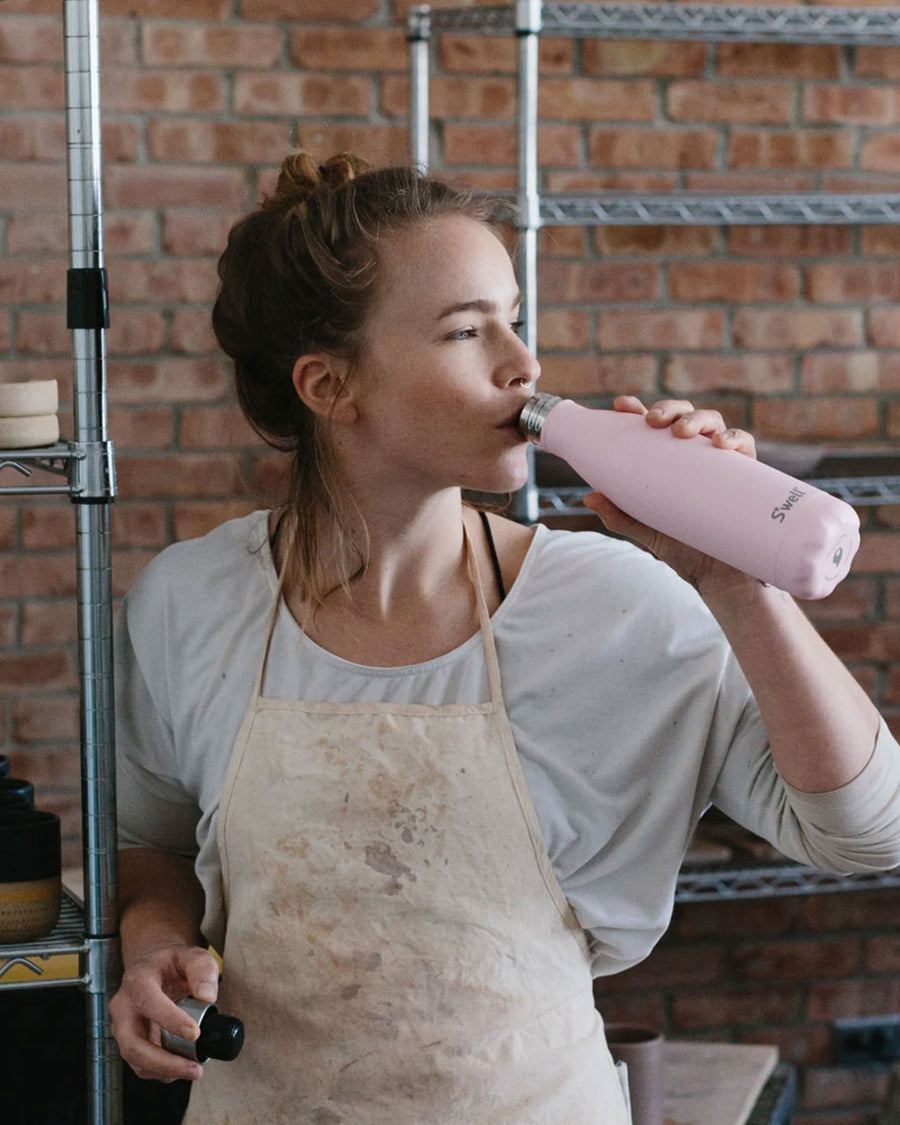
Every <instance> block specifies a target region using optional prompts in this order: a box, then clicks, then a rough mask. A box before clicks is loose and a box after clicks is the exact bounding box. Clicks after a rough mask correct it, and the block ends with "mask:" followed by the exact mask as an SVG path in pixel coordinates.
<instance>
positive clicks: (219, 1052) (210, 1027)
mask: <svg viewBox="0 0 900 1125" xmlns="http://www.w3.org/2000/svg"><path fill="white" fill-rule="evenodd" d="M243 1045H244V1025H243V1023H242V1022H241V1021H240V1020H239V1019H237V1018H235V1017H234V1016H223V1015H220V1014H219V1012H218V1011H217V1010H216V1008H215V1007H212V1008H210V1009H209V1011H208V1012H207V1013H206V1015H205V1016H204V1017H203V1022H202V1023H201V1024H200V1038H199V1039H198V1040H197V1044H196V1049H197V1061H198V1062H201V1063H204V1062H206V1060H207V1059H222V1060H223V1061H224V1062H231V1060H232V1059H236V1058H237V1057H238V1055H239V1054H240V1053H241V1047H243Z"/></svg>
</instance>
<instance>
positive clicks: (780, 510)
mask: <svg viewBox="0 0 900 1125" xmlns="http://www.w3.org/2000/svg"><path fill="white" fill-rule="evenodd" d="M806 493H807V489H805V488H797V487H796V486H794V488H792V489H791V491H790V492H789V493H788V494H787V499H786V500H785V502H784V503H783V504H779V505H778V507H777V508H773V509H772V519H773V520H778V521H779V523H782V522H783V521H784V518H785V516H786V515H787V514H788V512H789V511H790V510H791V509H792V508H793V506H794V505H795V504H796V503H797V501H798V500H800V499H801V498H802V497H804V496H805V495H806Z"/></svg>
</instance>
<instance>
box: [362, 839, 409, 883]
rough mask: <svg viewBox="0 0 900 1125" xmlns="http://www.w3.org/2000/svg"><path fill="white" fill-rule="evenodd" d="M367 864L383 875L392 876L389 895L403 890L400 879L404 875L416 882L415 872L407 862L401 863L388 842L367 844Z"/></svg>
mask: <svg viewBox="0 0 900 1125" xmlns="http://www.w3.org/2000/svg"><path fill="white" fill-rule="evenodd" d="M366 866H367V867H371V868H372V870H373V871H378V872H379V873H380V874H381V875H388V876H389V877H390V879H391V882H390V883H389V884H388V886H387V893H388V894H389V895H395V894H397V892H398V891H402V890H403V884H402V883H401V882H400V880H401V878H402V877H403V876H404V875H405V876H407V877H408V878H409V881H410V882H411V883H415V882H416V876H415V873H414V872H413V871H412V869H411V868H409V867H407V866H406V864H405V863H401V862H400V860H399V859H397V857H396V856H395V855H394V853H393V852H392V851H391V848H390V846H389V845H388V844H381V843H376V844H367V845H366Z"/></svg>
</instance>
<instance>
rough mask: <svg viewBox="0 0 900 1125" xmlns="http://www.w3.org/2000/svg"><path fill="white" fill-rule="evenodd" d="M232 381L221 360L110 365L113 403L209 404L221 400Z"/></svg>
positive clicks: (132, 362)
mask: <svg viewBox="0 0 900 1125" xmlns="http://www.w3.org/2000/svg"><path fill="white" fill-rule="evenodd" d="M229 381H230V380H229V377H228V375H227V374H226V371H225V365H224V363H223V362H221V361H218V360H208V359H177V358H176V359H159V360H155V361H146V362H139V361H136V360H134V361H126V360H115V361H112V362H111V363H110V365H109V388H110V391H109V395H110V401H111V402H113V403H135V404H143V403H163V402H196V401H201V400H202V401H207V400H209V399H216V398H219V396H220V395H221V394H222V393H223V392H224V391H225V390H226V389H227V387H228V385H229Z"/></svg>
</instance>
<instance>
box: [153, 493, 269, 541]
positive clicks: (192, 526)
mask: <svg viewBox="0 0 900 1125" xmlns="http://www.w3.org/2000/svg"><path fill="white" fill-rule="evenodd" d="M259 507H261V505H260V504H259V503H258V502H256V501H254V500H253V499H252V498H250V499H246V500H218V501H215V500H210V501H207V502H205V503H190V502H180V503H176V504H175V505H174V508H173V519H174V525H175V538H176V539H178V540H183V539H197V538H199V537H200V536H201V535H206V533H207V532H208V531H212V530H213V528H215V527H218V526H219V525H220V524H222V523H224V522H225V521H226V520H231V519H238V518H239V517H241V516H246V515H248V514H249V513H250V512H254V511H256V510H257V509H258V508H259Z"/></svg>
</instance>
